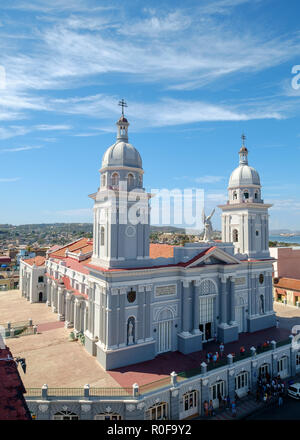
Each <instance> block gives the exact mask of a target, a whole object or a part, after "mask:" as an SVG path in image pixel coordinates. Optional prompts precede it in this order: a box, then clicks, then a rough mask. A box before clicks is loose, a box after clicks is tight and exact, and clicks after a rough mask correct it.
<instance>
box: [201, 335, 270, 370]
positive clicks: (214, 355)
mask: <svg viewBox="0 0 300 440" xmlns="http://www.w3.org/2000/svg"><path fill="white" fill-rule="evenodd" d="M270 347H271V341H269V340H266V341H264V343H262V344H258V345H257V347H256V352H257V353H261V352H262V351H264V350H266V349H267V348H270ZM246 352H247V351H246V348H245V347H244V346H243V345H242V346H241V347H240V349H239V353H236V352H232V353H228V354H231V355H232V357H233V359H234V358H237V357H238V356H239V355H240V356H245V355H246ZM226 356H227V354H225V346H224V344H223V342H221V343H220V345H219V349H218V350H217V351H215V352H213V351H207V352H206V363H207V364H211V363H213V364H216V363H217V362H219V361H220V360H221V359H222V358H224V357H226Z"/></svg>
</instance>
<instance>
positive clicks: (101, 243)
mask: <svg viewBox="0 0 300 440" xmlns="http://www.w3.org/2000/svg"><path fill="white" fill-rule="evenodd" d="M104 234H105V229H104V226H101V229H100V246H104V244H105V237H104Z"/></svg>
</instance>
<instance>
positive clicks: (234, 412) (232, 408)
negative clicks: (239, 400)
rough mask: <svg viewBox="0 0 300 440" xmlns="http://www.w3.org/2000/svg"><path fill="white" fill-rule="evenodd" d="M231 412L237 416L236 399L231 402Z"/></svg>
mask: <svg viewBox="0 0 300 440" xmlns="http://www.w3.org/2000/svg"><path fill="white" fill-rule="evenodd" d="M231 414H232V417H235V416H236V403H235V401H233V402H232V404H231Z"/></svg>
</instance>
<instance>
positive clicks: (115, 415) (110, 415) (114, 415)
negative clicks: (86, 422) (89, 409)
mask: <svg viewBox="0 0 300 440" xmlns="http://www.w3.org/2000/svg"><path fill="white" fill-rule="evenodd" d="M94 420H122V417H121V416H120V414H118V413H102V414H101V413H100V414H96V415H95V417H94Z"/></svg>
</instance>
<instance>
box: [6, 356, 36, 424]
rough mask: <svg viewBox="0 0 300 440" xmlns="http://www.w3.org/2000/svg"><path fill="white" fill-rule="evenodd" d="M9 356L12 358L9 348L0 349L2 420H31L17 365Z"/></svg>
mask: <svg viewBox="0 0 300 440" xmlns="http://www.w3.org/2000/svg"><path fill="white" fill-rule="evenodd" d="M7 358H9V359H11V358H12V354H11V352H10V350H9V348H8V347H6V348H5V349H0V420H31V416H30V412H29V409H28V406H27V404H26V401H25V399H24V396H23V394H24V393H26V390H25V388H24V385H23V382H22V380H21V377H20V375H19V372H18V368H17V365H16V363H15V361H14V360H13V359H11V360H6V359H7ZM3 359H5V360H3Z"/></svg>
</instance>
